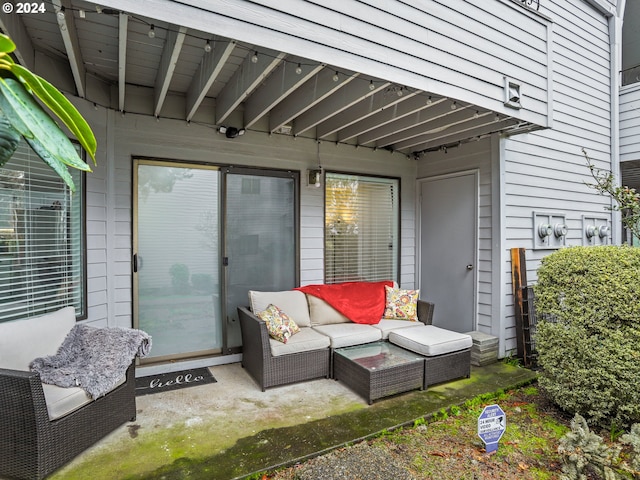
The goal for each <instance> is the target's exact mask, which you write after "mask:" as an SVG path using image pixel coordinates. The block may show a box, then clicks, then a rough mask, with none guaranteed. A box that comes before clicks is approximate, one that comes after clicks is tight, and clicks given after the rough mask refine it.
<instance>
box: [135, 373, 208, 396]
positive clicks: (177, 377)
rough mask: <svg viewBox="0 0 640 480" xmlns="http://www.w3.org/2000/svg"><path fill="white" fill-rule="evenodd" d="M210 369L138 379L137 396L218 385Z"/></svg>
mask: <svg viewBox="0 0 640 480" xmlns="http://www.w3.org/2000/svg"><path fill="white" fill-rule="evenodd" d="M216 382H217V380H216V379H215V378H214V377H213V375H212V374H211V372H210V371H209V369H208V368H194V369H191V370H182V371H180V372H171V373H162V374H158V375H149V376H146V377H138V378H136V395H148V394H150V393H158V392H167V391H169V390H177V389H178V388H185V387H195V386H196V385H204V384H206V383H216Z"/></svg>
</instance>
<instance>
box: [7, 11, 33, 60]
mask: <svg viewBox="0 0 640 480" xmlns="http://www.w3.org/2000/svg"><path fill="white" fill-rule="evenodd" d="M0 28H1V29H2V31H3V32H4V33H5V34H6V35H9V37H11V40H13V43H15V44H16V49H15V50H14V51H13V54H14V55H15V57H16V60H18V63H19V64H20V65H22V66H23V67H25V68H28V69H29V70H31V71H32V72H33V71H34V64H35V51H34V49H33V43H32V42H31V36H30V35H29V33H28V32H27V28H26V27H25V26H24V23H22V16H21V15H16V14H15V13H3V12H0Z"/></svg>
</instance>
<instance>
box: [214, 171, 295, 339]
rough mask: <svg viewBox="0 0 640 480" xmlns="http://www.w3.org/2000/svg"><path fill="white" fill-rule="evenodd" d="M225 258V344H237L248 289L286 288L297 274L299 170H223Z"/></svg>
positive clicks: (277, 289)
mask: <svg viewBox="0 0 640 480" xmlns="http://www.w3.org/2000/svg"><path fill="white" fill-rule="evenodd" d="M225 172H226V182H225V186H226V195H225V199H226V205H225V229H226V230H225V240H226V242H225V245H226V252H225V260H224V263H225V265H226V270H225V271H226V276H225V277H226V278H225V281H226V283H225V286H226V302H227V303H226V306H227V328H226V338H227V342H228V347H229V348H230V349H232V350H234V349H235V347H239V346H240V345H241V338H240V335H241V332H240V326H239V322H238V314H237V307H238V306H246V305H248V304H249V299H248V291H249V290H264V291H279V290H289V289H291V288H293V287H295V286H297V284H298V278H297V271H298V268H297V254H296V252H297V235H296V232H297V225H296V219H297V193H296V188H297V174H296V173H293V172H274V171H268V170H256V169H253V170H252V169H240V168H234V169H231V168H229V169H226V170H225Z"/></svg>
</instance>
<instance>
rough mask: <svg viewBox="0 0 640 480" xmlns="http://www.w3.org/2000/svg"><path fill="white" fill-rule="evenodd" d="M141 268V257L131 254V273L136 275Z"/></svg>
mask: <svg viewBox="0 0 640 480" xmlns="http://www.w3.org/2000/svg"><path fill="white" fill-rule="evenodd" d="M141 268H142V257H139V256H138V254H137V253H134V254H133V273H136V272H137V271H138V270H140V269H141Z"/></svg>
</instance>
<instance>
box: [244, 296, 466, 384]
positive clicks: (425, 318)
mask: <svg viewBox="0 0 640 480" xmlns="http://www.w3.org/2000/svg"><path fill="white" fill-rule="evenodd" d="M433 310H434V304H433V303H431V302H426V301H424V300H418V319H419V320H420V321H421V322H422V323H424V324H425V325H431V322H432V320H433ZM238 318H239V319H240V328H241V332H242V345H243V347H242V367H243V368H245V369H246V370H247V372H248V373H249V374H250V375H251V377H253V379H254V380H255V381H256V382H257V383H258V385H259V386H260V388H261V389H262V391H265V390H266V389H267V388H270V387H275V386H279V385H285V384H288V383H296V382H303V381H306V380H313V379H316V378H330V377H332V376H333V374H332V368H333V361H332V360H333V350H332V349H330V348H328V347H327V348H326V349H321V350H311V351H308V352H300V353H294V354H289V355H280V356H276V357H274V356H273V355H272V354H271V348H270V346H269V332H267V327H266V324H265V323H264V322H263V321H262V320H260V319H258V317H256V316H255V315H254V314H253V313H252V312H251V311H250V310H249V309H248V308H247V307H239V308H238ZM470 355H471V353H470V349H466V350H462V351H460V352H454V353H451V354H446V355H439V356H436V357H424V358H425V372H427V371H428V372H429V373H425V384H424V387H425V388H426V386H427V385H432V384H434V383H440V382H445V381H448V380H453V379H455V378H461V377H469V375H470V373H471V363H470V358H471V357H470Z"/></svg>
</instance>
